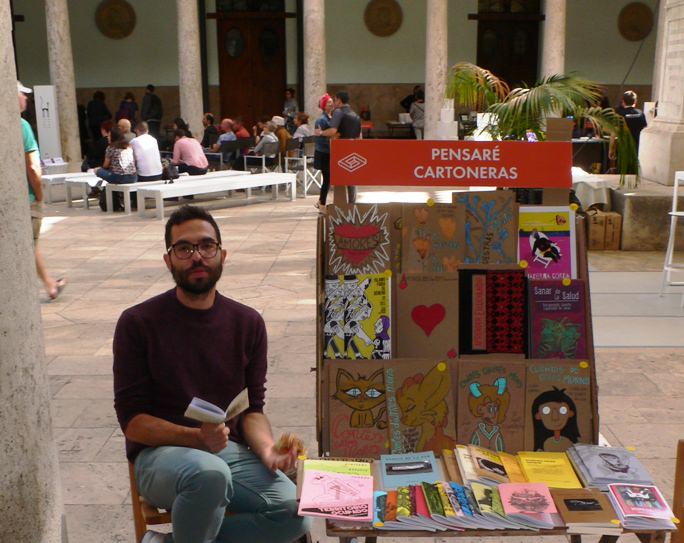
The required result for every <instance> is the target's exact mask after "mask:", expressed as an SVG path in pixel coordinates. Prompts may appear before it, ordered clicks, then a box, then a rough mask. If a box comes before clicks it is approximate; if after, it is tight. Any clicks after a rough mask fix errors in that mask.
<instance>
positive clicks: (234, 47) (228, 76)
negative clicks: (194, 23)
mask: <svg viewBox="0 0 684 543" xmlns="http://www.w3.org/2000/svg"><path fill="white" fill-rule="evenodd" d="M217 22H218V25H217V29H218V34H217V38H218V53H219V78H220V83H221V89H220V91H221V117H231V118H233V117H237V116H241V117H242V118H243V120H244V122H245V126H247V127H248V128H249V127H250V126H252V124H254V123H255V122H256V120H257V119H258V118H259V117H261V116H262V115H268V116H269V117H270V116H273V115H280V114H282V111H283V102H284V101H285V85H286V57H285V18H284V15H283V14H263V15H262V14H258V13H245V14H230V15H229V14H224V15H223V17H221V18H219V20H218V21H217Z"/></svg>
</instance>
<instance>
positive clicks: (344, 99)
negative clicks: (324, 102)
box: [335, 91, 349, 104]
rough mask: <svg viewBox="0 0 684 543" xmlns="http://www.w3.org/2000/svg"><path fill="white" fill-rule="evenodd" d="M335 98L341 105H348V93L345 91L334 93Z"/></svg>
mask: <svg viewBox="0 0 684 543" xmlns="http://www.w3.org/2000/svg"><path fill="white" fill-rule="evenodd" d="M335 98H338V99H339V101H340V102H342V103H343V104H348V103H349V93H348V92H347V91H338V92H336V93H335Z"/></svg>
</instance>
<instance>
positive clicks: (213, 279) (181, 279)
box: [171, 261, 223, 295]
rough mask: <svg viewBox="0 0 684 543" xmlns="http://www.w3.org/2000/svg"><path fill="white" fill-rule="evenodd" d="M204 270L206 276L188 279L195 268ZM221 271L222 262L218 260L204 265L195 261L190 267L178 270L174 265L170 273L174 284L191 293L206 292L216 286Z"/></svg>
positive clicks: (199, 293)
mask: <svg viewBox="0 0 684 543" xmlns="http://www.w3.org/2000/svg"><path fill="white" fill-rule="evenodd" d="M197 269H201V270H205V271H206V272H207V274H208V275H207V277H202V278H199V279H190V274H191V273H192V272H193V271H195V270H197ZM222 273H223V262H220V261H219V263H218V264H217V265H216V266H214V267H211V266H205V265H204V264H202V263H201V262H195V263H194V264H193V266H192V268H188V269H187V270H182V271H181V270H179V269H177V268H176V267H175V266H173V267H172V269H171V275H172V276H173V279H174V281H175V282H176V285H177V286H178V287H179V288H180V289H181V290H183V291H185V292H187V293H188V294H192V295H201V294H206V293H207V292H209V291H210V290H211V289H213V288H214V287H215V286H216V283H217V282H218V280H219V279H220V278H221V274H222Z"/></svg>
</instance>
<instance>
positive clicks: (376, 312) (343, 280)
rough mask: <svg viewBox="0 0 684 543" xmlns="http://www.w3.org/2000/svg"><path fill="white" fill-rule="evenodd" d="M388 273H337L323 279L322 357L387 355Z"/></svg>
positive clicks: (387, 356)
mask: <svg viewBox="0 0 684 543" xmlns="http://www.w3.org/2000/svg"><path fill="white" fill-rule="evenodd" d="M390 292H391V289H390V276H389V275H386V274H384V273H383V274H372V275H346V276H345V275H340V276H337V277H336V276H328V277H327V278H326V280H325V303H324V307H323V356H324V357H325V358H349V359H361V358H363V359H383V358H390V356H391V352H392V348H391V347H392V346H391V343H392V340H391V316H392V311H391V306H390Z"/></svg>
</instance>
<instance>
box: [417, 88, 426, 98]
mask: <svg viewBox="0 0 684 543" xmlns="http://www.w3.org/2000/svg"><path fill="white" fill-rule="evenodd" d="M416 100H425V93H424V92H423V89H418V90H417V91H416Z"/></svg>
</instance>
